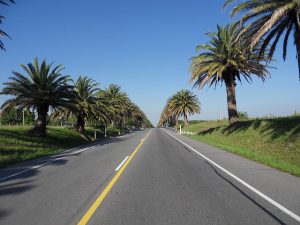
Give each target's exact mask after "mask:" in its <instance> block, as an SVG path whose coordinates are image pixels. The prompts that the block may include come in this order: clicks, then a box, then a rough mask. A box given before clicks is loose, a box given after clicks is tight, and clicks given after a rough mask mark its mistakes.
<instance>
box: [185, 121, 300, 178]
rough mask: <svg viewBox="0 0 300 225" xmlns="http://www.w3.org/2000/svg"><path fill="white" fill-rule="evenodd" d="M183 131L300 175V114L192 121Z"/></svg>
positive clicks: (196, 138)
mask: <svg viewBox="0 0 300 225" xmlns="http://www.w3.org/2000/svg"><path fill="white" fill-rule="evenodd" d="M183 130H186V131H190V132H196V133H197V134H196V135H187V136H189V137H191V138H193V139H195V140H198V141H202V142H205V143H207V144H210V145H213V146H216V147H219V148H222V149H224V150H227V151H230V152H233V153H236V154H238V155H241V156H244V157H246V158H249V159H252V160H255V161H258V162H261V163H264V164H266V165H268V166H271V167H274V168H277V169H279V170H282V171H285V172H289V173H291V174H294V175H296V176H300V117H285V118H277V119H254V120H247V121H242V122H240V123H238V124H235V125H231V126H228V125H227V121H209V122H203V123H199V124H192V125H190V126H187V127H185V128H184V129H183Z"/></svg>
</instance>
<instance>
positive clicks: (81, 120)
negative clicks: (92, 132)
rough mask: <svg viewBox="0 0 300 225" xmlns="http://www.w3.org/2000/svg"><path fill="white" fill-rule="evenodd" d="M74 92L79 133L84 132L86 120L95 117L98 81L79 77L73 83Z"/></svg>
mask: <svg viewBox="0 0 300 225" xmlns="http://www.w3.org/2000/svg"><path fill="white" fill-rule="evenodd" d="M74 85H75V92H76V117H77V125H76V127H77V129H78V131H79V132H80V133H83V132H84V129H85V124H86V122H87V121H92V120H93V119H96V118H97V106H98V100H99V99H98V97H97V96H96V94H97V92H98V91H99V90H100V89H99V88H97V86H98V83H95V81H94V80H93V79H90V78H88V77H86V76H85V77H81V76H79V78H78V79H77V81H76V82H75V83H74Z"/></svg>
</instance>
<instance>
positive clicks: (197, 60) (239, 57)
mask: <svg viewBox="0 0 300 225" xmlns="http://www.w3.org/2000/svg"><path fill="white" fill-rule="evenodd" d="M217 29H218V30H217V32H214V33H211V32H210V33H207V35H208V36H209V38H210V41H209V42H208V43H207V44H205V45H199V46H197V48H196V49H197V50H198V51H201V53H200V54H199V55H197V56H195V57H193V58H192V63H191V66H190V72H191V79H190V81H191V82H194V86H198V87H199V89H202V87H203V86H204V85H205V84H208V85H209V86H211V85H213V84H215V85H216V84H217V83H219V82H222V83H223V82H224V83H225V86H226V92H227V106H228V118H229V123H230V124H232V123H235V122H237V121H239V118H238V113H237V108H236V93H235V86H236V80H239V81H241V77H244V78H245V79H246V80H247V81H248V82H249V81H251V75H256V76H258V77H260V78H262V79H263V80H264V79H265V77H266V75H267V74H268V71H267V69H266V68H267V66H266V64H264V62H265V60H266V59H265V57H264V55H263V58H261V61H260V60H258V56H259V50H258V46H257V45H256V46H254V48H253V50H250V48H247V47H246V45H245V40H244V39H243V37H242V36H241V35H240V34H241V29H242V28H237V27H236V26H234V25H227V26H225V27H221V26H219V25H218V26H217Z"/></svg>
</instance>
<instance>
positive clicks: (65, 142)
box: [0, 126, 101, 167]
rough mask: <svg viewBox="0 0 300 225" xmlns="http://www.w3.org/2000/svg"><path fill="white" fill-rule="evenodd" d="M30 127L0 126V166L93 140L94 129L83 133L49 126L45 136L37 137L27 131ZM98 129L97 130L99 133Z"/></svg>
mask: <svg viewBox="0 0 300 225" xmlns="http://www.w3.org/2000/svg"><path fill="white" fill-rule="evenodd" d="M29 129H30V127H22V126H1V127H0V167H5V166H7V165H10V164H12V163H16V162H20V161H24V160H29V159H33V158H36V157H40V156H46V155H51V154H55V153H58V152H60V151H62V150H65V149H69V148H74V147H77V146H79V145H82V144H87V143H89V142H91V141H93V140H94V131H93V129H91V128H87V129H86V132H85V133H84V135H82V134H79V133H78V132H76V131H74V130H72V129H68V128H61V127H49V128H48V129H47V137H45V138H37V137H33V136H31V134H30V133H29ZM99 134H100V131H99V132H98V136H99V138H101V136H100V135H99Z"/></svg>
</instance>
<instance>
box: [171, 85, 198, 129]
mask: <svg viewBox="0 0 300 225" xmlns="http://www.w3.org/2000/svg"><path fill="white" fill-rule="evenodd" d="M168 102H169V103H168V109H167V110H170V111H171V112H172V115H175V116H176V117H179V116H183V118H184V125H185V126H186V125H188V124H189V121H188V115H192V114H195V113H200V102H199V99H198V98H197V96H196V95H194V94H193V93H192V92H191V91H189V90H185V89H182V90H181V91H178V92H177V93H176V94H175V95H173V96H172V97H171V98H170V99H169V100H168Z"/></svg>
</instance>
